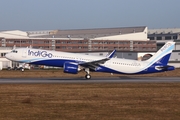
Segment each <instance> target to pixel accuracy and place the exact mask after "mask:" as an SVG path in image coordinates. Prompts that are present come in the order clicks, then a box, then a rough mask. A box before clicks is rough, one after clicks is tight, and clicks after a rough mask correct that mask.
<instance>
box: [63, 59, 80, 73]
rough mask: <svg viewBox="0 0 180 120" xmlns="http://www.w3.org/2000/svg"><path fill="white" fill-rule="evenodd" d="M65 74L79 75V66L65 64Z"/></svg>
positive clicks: (71, 63)
mask: <svg viewBox="0 0 180 120" xmlns="http://www.w3.org/2000/svg"><path fill="white" fill-rule="evenodd" d="M64 72H65V73H71V74H77V73H78V64H77V63H73V62H66V63H64Z"/></svg>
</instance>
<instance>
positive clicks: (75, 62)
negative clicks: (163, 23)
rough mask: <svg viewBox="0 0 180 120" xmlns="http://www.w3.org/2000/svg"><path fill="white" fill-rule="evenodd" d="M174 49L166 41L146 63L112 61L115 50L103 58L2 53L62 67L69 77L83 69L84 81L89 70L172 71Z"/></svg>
mask: <svg viewBox="0 0 180 120" xmlns="http://www.w3.org/2000/svg"><path fill="white" fill-rule="evenodd" d="M174 46H175V42H171V41H170V42H167V43H166V44H165V45H164V46H163V47H162V48H161V49H159V50H158V51H157V52H156V53H155V54H154V55H153V56H152V57H151V58H150V59H148V60H146V61H138V60H131V59H122V58H113V56H114V54H115V52H116V50H114V51H113V52H112V53H110V54H109V55H108V56H106V57H103V56H92V55H83V54H78V53H69V52H59V51H50V50H42V49H33V48H16V49H13V50H12V51H11V52H10V53H7V54H6V58H7V59H9V60H12V61H16V62H20V63H24V64H34V65H46V66H54V67H63V71H64V72H65V73H70V74H77V73H78V72H79V71H81V70H84V71H85V72H86V75H85V78H86V79H91V75H90V71H95V72H106V73H116V74H148V73H157V72H164V71H171V70H174V69H175V67H174V66H170V65H168V61H169V58H170V56H171V53H172V51H173V49H174ZM22 71H24V68H22Z"/></svg>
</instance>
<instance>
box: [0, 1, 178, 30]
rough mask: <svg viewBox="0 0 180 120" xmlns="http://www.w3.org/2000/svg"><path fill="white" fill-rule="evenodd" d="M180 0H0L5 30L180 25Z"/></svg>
mask: <svg viewBox="0 0 180 120" xmlns="http://www.w3.org/2000/svg"><path fill="white" fill-rule="evenodd" d="M179 5H180V0H0V31H2V30H23V31H36V30H57V29H58V30H68V29H90V28H114V27H135V26H147V27H148V28H149V29H156V28H180V24H179V22H180V9H179V7H180V6H179Z"/></svg>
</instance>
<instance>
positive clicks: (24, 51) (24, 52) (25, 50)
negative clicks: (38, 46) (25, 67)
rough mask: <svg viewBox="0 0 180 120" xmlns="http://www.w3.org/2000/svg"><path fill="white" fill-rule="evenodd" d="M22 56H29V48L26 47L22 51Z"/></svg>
mask: <svg viewBox="0 0 180 120" xmlns="http://www.w3.org/2000/svg"><path fill="white" fill-rule="evenodd" d="M22 57H24V58H26V57H27V49H24V50H23V51H22Z"/></svg>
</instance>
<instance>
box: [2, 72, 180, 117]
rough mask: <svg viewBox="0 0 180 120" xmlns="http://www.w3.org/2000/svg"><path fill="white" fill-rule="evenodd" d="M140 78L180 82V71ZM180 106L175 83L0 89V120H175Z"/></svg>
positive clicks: (15, 75)
mask: <svg viewBox="0 0 180 120" xmlns="http://www.w3.org/2000/svg"><path fill="white" fill-rule="evenodd" d="M84 75H85V73H84V72H80V73H79V74H78V75H70V74H64V73H63V72H62V70H29V71H28V70H27V71H25V72H20V71H6V70H3V71H0V77H1V78H27V77H35V78H38V77H84ZM91 75H92V76H93V77H102V76H103V77H111V75H110V74H109V73H93V72H92V73H91ZM113 76H124V75H116V74H114V75H113ZM140 76H145V77H146V76H147V77H153V76H156V77H157V76H158V77H159V76H163V77H171V76H174V77H179V76H180V69H177V70H175V71H170V72H166V73H156V74H148V75H140ZM179 103H180V83H139V84H138V83H133V84H132V83H118V84H117V83H116V84H115V83H114V84H113V83H112V84H110V83H109V84H105V83H99V84H0V120H100V119H101V120H134V119H135V120H152V119H158V120H165V119H166V120H179V119H180V104H179Z"/></svg>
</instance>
